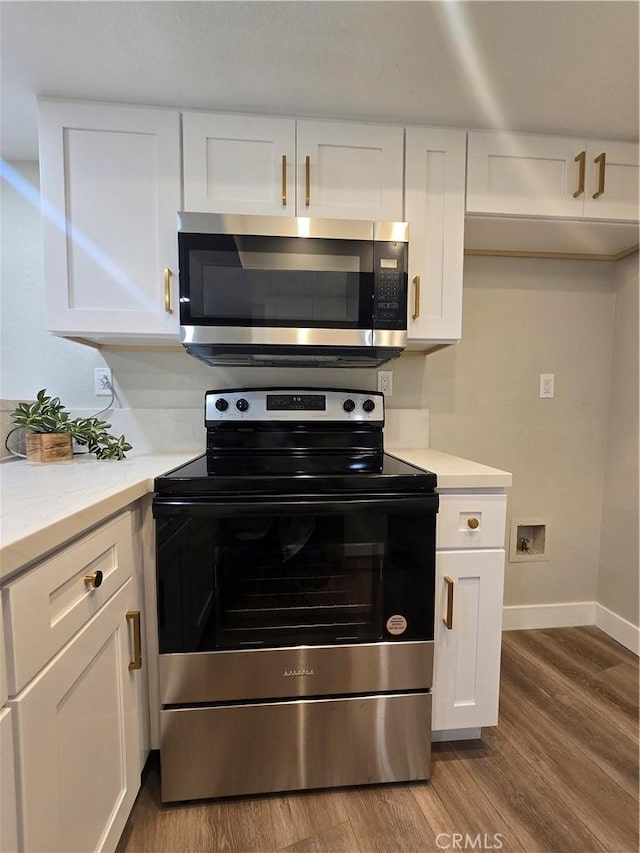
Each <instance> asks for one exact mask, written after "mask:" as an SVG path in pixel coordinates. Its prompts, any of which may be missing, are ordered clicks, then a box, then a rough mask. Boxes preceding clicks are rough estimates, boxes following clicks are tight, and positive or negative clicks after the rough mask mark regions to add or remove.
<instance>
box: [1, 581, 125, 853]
mask: <svg viewBox="0 0 640 853" xmlns="http://www.w3.org/2000/svg"><path fill="white" fill-rule="evenodd" d="M136 601H137V599H136V596H135V594H134V584H133V579H130V580H128V581H127V582H126V584H125V585H124V586H123V587H122V588H121V589H120V590H119V591H118V592H117V593H116V594H115V595H114V596H113V597H112V598H111V599H110V601H109V602H108V603H107V604H105V606H104V607H103V608H102V610H101V611H100V612H99V613H98V614H97V615H96V616H95V618H94V619H93V620H92V621H91V622H89V623H88V625H86V626H85V627H84V628H83V629H82V631H80V632H79V633H78V634H77V635H76V637H75V638H74V639H73V640H72V641H71V643H70V644H69V645H67V646H66V647H65V648H64V649H63V650H62V651H61V652H60V653H59V654H58V655H57V656H56V657H55V658H54V659H53V660H52V661H51V662H50V663H49V664H48V665H47V666H46V667H45V668H44V669H43V670H42V672H41V673H40V674H39V675H38V676H37V677H36V678H35V679H34V680H33V681H32V682H31V684H30V685H29V686H28V687H26V688H25V690H23V691H22V693H21V694H19V695H18V696H17V697H16V698H15V699H14V700H11V702H10V704H11V706H12V708H13V710H14V712H15V716H16V719H15V723H16V724H17V731H18V755H17V760H18V767H19V772H18V778H19V780H20V781H19V789H18V791H19V811H20V816H21V829H22V832H21V837H22V841H23V845H24V850H25V851H27V853H28V851H59V850H64V851H68V853H71V851H83V853H87V851H91V850H114V849H115V846H116V844H117V842H118V839H119V837H120V834H121V832H122V829H123V827H124V825H125V822H126V819H127V817H128V815H129V812H130V810H131V807H132V806H133V802H134V800H135V797H136V794H137V792H138V789H139V787H140V766H139V751H138V743H137V738H138V737H139V726H138V719H137V717H138V713H139V709H138V707H137V686H136V682H137V680H138V679H139V678H141V672H138V671H130V670H129V662H130V661H131V660H132V651H133V650H132V645H133V640H132V637H131V636H130V633H131V632H130V628H129V627H128V622H127V620H126V617H125V614H126V613H127V611H129V610H130V609H131V608H132V607H136Z"/></svg>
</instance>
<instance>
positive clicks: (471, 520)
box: [467, 516, 480, 530]
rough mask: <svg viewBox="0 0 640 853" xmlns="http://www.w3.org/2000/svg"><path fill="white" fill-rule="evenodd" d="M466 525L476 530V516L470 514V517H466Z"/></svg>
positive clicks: (477, 525)
mask: <svg viewBox="0 0 640 853" xmlns="http://www.w3.org/2000/svg"><path fill="white" fill-rule="evenodd" d="M467 525H468V526H469V527H470V528H471V529H472V530H477V528H478V527H480V522H479V521H478V519H477V518H475V517H474V516H472V517H471V518H468V519H467Z"/></svg>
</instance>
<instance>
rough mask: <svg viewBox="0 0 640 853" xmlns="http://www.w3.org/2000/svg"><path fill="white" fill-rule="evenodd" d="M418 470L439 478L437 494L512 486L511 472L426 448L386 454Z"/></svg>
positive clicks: (412, 448)
mask: <svg viewBox="0 0 640 853" xmlns="http://www.w3.org/2000/svg"><path fill="white" fill-rule="evenodd" d="M387 453H390V454H391V455H392V456H396V457H397V458H398V459H403V460H404V461H405V462H409V463H410V464H411V465H415V466H416V467H418V468H425V469H426V470H427V471H433V472H434V474H437V475H438V490H439V491H441V490H442V489H494V488H498V489H504V488H507V487H508V486H510V485H511V481H512V476H511V474H510V473H509V472H508V471H501V470H500V469H499V468H490V467H489V466H488V465H481V464H480V463H479V462H472V461H471V460H470V459H463V458H462V457H460V456H451V454H449V453H443V452H442V451H441V450H433V449H432V448H426V447H393V448H389V449H388V450H387Z"/></svg>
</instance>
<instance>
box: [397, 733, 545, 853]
mask: <svg viewBox="0 0 640 853" xmlns="http://www.w3.org/2000/svg"><path fill="white" fill-rule="evenodd" d="M487 761H490V754H488V753H487V750H486V749H485V748H484V745H483V743H482V741H481V740H477V741H469V742H466V743H465V744H459V745H458V746H457V747H456V745H455V744H446V743H439V744H434V754H433V762H432V763H433V767H432V778H431V784H428V785H413V786H412V788H411V790H412V793H413V795H414V797H415V799H416V801H417V803H418V805H419V806H420V809H421V811H422V813H423V814H424V816H425V817H426V819H427V822H428V823H429V825H430V826H431V828H432V830H433V832H434V836H435V837H436V838H437V837H438V836H443V838H442V843H443V844H444V843H446V842H447V841H449V843H452V842H450V839H451V838H452V836H453V834H454V833H459V834H460V833H462V835H463V836H464V837H467V836H469V837H470V838H475V837H476V836H477V835H478V834H480V835H481V837H482V839H483V842H484V840H485V839H486V840H487V841H486V843H485V845H484V846H485V847H487V846H488V844H489V843H492V844H493V846H496V845H497V846H498V847H500V845H502V846H501V848H500V849H501V850H502V853H512V851H513V853H516V851H524V853H528V851H529V850H531V849H533V847H534V844H535V839H534V837H533V836H532V835H530V834H529V833H527V832H526V829H525V828H524V827H523V826H518V827H516V826H514V824H513V823H512V822H511V821H510V820H509V819H508V818H505V817H504V815H503V814H502V813H501V812H500V810H499V808H498V804H497V803H496V802H495V801H494V798H493V793H492V792H491V791H486V790H484V789H483V788H482V787H481V786H480V785H478V782H477V774H476V767H477V765H478V762H485V763H486V762H487Z"/></svg>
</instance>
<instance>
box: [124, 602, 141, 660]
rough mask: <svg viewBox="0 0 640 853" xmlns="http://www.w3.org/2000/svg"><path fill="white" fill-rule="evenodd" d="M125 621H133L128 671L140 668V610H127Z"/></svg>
mask: <svg viewBox="0 0 640 853" xmlns="http://www.w3.org/2000/svg"><path fill="white" fill-rule="evenodd" d="M126 618H127V622H132V623H133V660H132V661H129V672H131V671H132V670H134V669H142V634H141V632H140V611H139V610H127V614H126Z"/></svg>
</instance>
